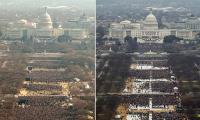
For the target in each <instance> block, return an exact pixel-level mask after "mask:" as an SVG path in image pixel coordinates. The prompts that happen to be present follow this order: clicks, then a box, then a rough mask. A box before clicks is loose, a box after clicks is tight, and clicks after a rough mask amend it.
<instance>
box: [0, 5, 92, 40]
mask: <svg viewBox="0 0 200 120" xmlns="http://www.w3.org/2000/svg"><path fill="white" fill-rule="evenodd" d="M93 21H94V20H93ZM93 21H91V20H90V19H88V17H87V16H85V15H84V16H81V17H80V19H78V20H77V21H74V22H71V21H67V23H69V24H68V25H65V23H64V28H63V27H62V26H61V24H59V25H55V24H56V23H54V22H55V21H52V18H51V16H50V14H49V13H48V12H47V7H45V11H44V12H43V13H42V14H41V15H40V16H39V17H38V18H37V19H36V20H33V21H28V20H25V19H21V20H16V21H14V22H7V23H6V28H5V29H4V31H2V32H3V34H4V38H5V39H11V40H18V39H19V40H21V39H23V38H25V39H30V38H34V40H36V41H39V42H40V41H44V40H45V41H46V40H49V41H53V40H56V39H57V38H58V37H59V36H62V35H67V36H70V37H71V38H72V39H73V40H74V39H75V40H76V39H78V40H82V39H85V38H87V37H88V35H89V32H90V28H91V24H92V23H93ZM74 25H76V26H74ZM72 26H73V27H72ZM93 31H94V30H93Z"/></svg>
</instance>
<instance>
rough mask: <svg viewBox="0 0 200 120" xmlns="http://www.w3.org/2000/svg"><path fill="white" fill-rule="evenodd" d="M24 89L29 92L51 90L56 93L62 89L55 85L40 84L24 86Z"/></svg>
mask: <svg viewBox="0 0 200 120" xmlns="http://www.w3.org/2000/svg"><path fill="white" fill-rule="evenodd" d="M24 88H26V89H28V90H31V91H40V90H47V91H51V90H57V91H61V90H62V87H61V86H57V85H42V84H26V85H24Z"/></svg>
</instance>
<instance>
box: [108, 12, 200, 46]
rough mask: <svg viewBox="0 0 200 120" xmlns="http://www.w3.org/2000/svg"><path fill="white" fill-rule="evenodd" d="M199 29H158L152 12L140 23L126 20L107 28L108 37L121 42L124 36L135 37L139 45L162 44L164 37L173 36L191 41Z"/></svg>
mask: <svg viewBox="0 0 200 120" xmlns="http://www.w3.org/2000/svg"><path fill="white" fill-rule="evenodd" d="M199 31H200V29H195V30H194V29H190V28H188V23H187V28H185V29H170V28H163V29H160V28H159V27H158V21H157V19H156V17H155V16H154V15H153V11H152V10H151V11H150V14H149V15H148V16H147V17H146V18H145V20H143V21H140V22H131V21H128V20H125V21H121V22H120V23H111V25H110V28H109V37H111V38H116V39H119V40H123V39H124V38H125V37H126V36H131V37H136V38H137V40H138V42H139V43H149V42H153V43H163V39H164V37H165V36H169V35H174V36H176V37H179V38H183V39H184V40H193V39H195V37H196V35H197V34H198V33H199Z"/></svg>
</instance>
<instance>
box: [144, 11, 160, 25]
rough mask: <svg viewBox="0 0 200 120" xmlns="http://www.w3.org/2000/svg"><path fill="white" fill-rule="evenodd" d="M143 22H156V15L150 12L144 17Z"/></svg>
mask: <svg viewBox="0 0 200 120" xmlns="http://www.w3.org/2000/svg"><path fill="white" fill-rule="evenodd" d="M145 22H146V23H157V19H156V17H155V16H154V15H153V14H152V13H150V14H149V15H148V16H147V17H146V19H145Z"/></svg>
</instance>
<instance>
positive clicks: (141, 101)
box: [120, 95, 177, 107]
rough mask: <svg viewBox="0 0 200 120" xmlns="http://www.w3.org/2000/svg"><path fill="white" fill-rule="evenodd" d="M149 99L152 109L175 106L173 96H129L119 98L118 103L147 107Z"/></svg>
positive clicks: (175, 101) (175, 102)
mask: <svg viewBox="0 0 200 120" xmlns="http://www.w3.org/2000/svg"><path fill="white" fill-rule="evenodd" d="M149 98H152V103H153V107H157V106H165V105H175V104H177V99H176V96H175V95H131V96H126V97H122V98H120V103H124V104H132V105H136V106H148V105H149Z"/></svg>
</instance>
